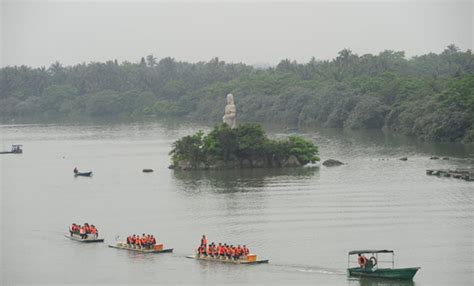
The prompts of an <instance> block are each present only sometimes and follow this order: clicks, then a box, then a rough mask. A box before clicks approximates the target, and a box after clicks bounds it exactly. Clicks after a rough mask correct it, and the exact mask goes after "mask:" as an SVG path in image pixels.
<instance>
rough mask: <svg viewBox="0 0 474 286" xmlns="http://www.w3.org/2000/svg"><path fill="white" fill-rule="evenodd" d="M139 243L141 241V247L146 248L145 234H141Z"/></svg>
mask: <svg viewBox="0 0 474 286" xmlns="http://www.w3.org/2000/svg"><path fill="white" fill-rule="evenodd" d="M141 243H142V247H143V248H147V247H148V240H147V237H146V236H145V234H143V236H142V238H141Z"/></svg>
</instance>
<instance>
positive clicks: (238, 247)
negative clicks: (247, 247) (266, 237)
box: [235, 244, 242, 259]
mask: <svg viewBox="0 0 474 286" xmlns="http://www.w3.org/2000/svg"><path fill="white" fill-rule="evenodd" d="M235 255H236V256H237V259H239V258H240V256H241V255H242V247H240V244H239V245H237V250H236V252H235Z"/></svg>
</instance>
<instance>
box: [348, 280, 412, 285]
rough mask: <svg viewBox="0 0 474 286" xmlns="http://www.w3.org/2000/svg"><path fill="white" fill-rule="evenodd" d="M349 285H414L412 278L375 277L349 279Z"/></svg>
mask: <svg viewBox="0 0 474 286" xmlns="http://www.w3.org/2000/svg"><path fill="white" fill-rule="evenodd" d="M349 281H350V283H349V285H360V286H415V285H416V284H415V282H413V281H412V280H388V279H377V278H360V279H349Z"/></svg>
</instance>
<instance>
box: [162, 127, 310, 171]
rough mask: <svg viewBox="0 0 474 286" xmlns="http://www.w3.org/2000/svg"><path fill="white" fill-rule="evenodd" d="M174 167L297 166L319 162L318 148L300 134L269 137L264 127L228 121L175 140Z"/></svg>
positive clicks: (172, 155) (183, 168) (172, 152)
mask: <svg viewBox="0 0 474 286" xmlns="http://www.w3.org/2000/svg"><path fill="white" fill-rule="evenodd" d="M170 155H171V160H172V165H171V166H170V168H172V169H180V170H193V169H194V170H197V169H199V170H202V169H233V168H280V167H297V166H303V165H306V164H308V163H315V162H316V161H319V157H318V147H317V146H316V145H314V144H313V143H312V142H310V141H308V140H306V139H304V138H302V137H299V136H289V137H288V138H287V139H285V140H272V139H269V138H268V137H267V136H266V134H265V131H264V130H263V128H262V126H260V125H258V124H250V123H247V124H241V125H239V126H238V127H236V128H230V127H229V126H228V125H227V124H225V123H224V124H222V125H220V126H216V127H214V129H213V130H212V131H211V132H210V133H209V134H207V135H205V134H204V132H202V131H198V132H197V133H195V134H193V135H188V136H185V137H183V138H181V139H179V140H177V141H176V142H174V143H173V149H172V150H171V151H170Z"/></svg>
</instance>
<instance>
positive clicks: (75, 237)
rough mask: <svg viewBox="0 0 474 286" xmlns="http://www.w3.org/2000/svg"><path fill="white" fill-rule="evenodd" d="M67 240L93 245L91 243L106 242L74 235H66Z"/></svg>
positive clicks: (100, 239)
mask: <svg viewBox="0 0 474 286" xmlns="http://www.w3.org/2000/svg"><path fill="white" fill-rule="evenodd" d="M64 236H65V237H66V238H69V239H70V240H75V241H79V242H85V243H91V242H104V239H103V238H92V236H90V237H88V238H85V239H82V238H81V237H80V236H79V235H76V234H73V235H72V236H71V235H67V234H65V235H64Z"/></svg>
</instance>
